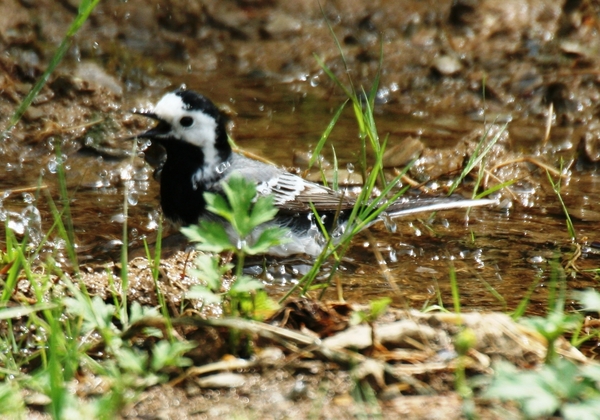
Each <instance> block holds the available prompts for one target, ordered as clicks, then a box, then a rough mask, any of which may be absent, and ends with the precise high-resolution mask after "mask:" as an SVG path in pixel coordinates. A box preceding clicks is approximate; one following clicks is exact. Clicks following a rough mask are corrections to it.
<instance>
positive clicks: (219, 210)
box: [204, 192, 233, 223]
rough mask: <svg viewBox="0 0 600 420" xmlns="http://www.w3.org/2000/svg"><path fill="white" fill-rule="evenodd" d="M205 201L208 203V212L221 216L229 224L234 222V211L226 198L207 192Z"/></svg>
mask: <svg viewBox="0 0 600 420" xmlns="http://www.w3.org/2000/svg"><path fill="white" fill-rule="evenodd" d="M204 200H205V201H206V209H207V210H208V211H210V212H211V213H214V214H216V215H219V216H221V217H222V218H224V219H225V220H227V221H228V222H229V223H231V222H233V211H232V209H231V207H230V206H229V203H228V202H227V200H226V199H225V197H223V196H222V195H219V194H213V193H208V192H207V193H204Z"/></svg>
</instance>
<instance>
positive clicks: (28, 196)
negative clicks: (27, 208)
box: [23, 193, 35, 204]
mask: <svg viewBox="0 0 600 420" xmlns="http://www.w3.org/2000/svg"><path fill="white" fill-rule="evenodd" d="M34 201H35V197H34V196H33V194H30V193H23V202H24V203H25V204H31V203H33V202H34Z"/></svg>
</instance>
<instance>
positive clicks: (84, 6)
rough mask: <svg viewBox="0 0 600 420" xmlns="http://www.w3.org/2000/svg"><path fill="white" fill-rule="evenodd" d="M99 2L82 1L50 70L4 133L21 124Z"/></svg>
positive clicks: (16, 113) (28, 96) (37, 84)
mask: <svg viewBox="0 0 600 420" xmlns="http://www.w3.org/2000/svg"><path fill="white" fill-rule="evenodd" d="M99 1H100V0H82V1H81V4H80V5H79V11H78V13H77V17H76V18H75V20H74V21H73V23H71V26H70V27H69V29H68V30H67V34H66V35H65V37H64V38H63V39H62V41H61V43H60V45H59V46H58V49H57V50H56V52H55V53H54V56H53V57H52V59H51V60H50V64H48V68H47V69H46V71H44V73H43V74H42V76H41V77H40V78H39V79H38V80H37V82H36V84H35V85H34V86H33V88H32V89H31V91H29V93H28V94H27V96H25V99H23V102H21V104H20V105H19V107H18V108H17V109H16V110H15V112H14V114H13V115H12V116H11V118H10V120H8V126H7V127H6V128H5V129H4V133H6V132H8V131H10V130H11V129H12V128H13V127H14V126H15V124H17V122H19V120H20V119H21V117H22V116H23V114H24V113H25V111H26V110H27V108H29V106H30V105H31V103H32V102H33V100H34V99H35V97H36V96H37V94H38V93H40V91H41V90H42V88H43V87H44V85H45V84H46V82H48V79H49V78H50V75H51V74H52V72H54V70H55V69H56V67H58V65H59V64H60V62H61V61H62V59H63V57H64V56H65V54H66V53H67V51H68V50H69V47H70V46H71V41H72V40H73V37H74V36H75V34H76V33H77V32H78V31H79V29H80V28H81V26H82V25H83V24H84V23H85V22H86V20H87V19H88V17H89V16H90V13H92V11H93V10H94V8H95V7H96V5H97V4H98V2H99Z"/></svg>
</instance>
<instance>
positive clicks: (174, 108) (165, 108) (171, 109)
mask: <svg viewBox="0 0 600 420" xmlns="http://www.w3.org/2000/svg"><path fill="white" fill-rule="evenodd" d="M186 108H187V107H186V105H185V103H184V102H183V101H182V100H181V97H180V96H179V95H177V94H175V93H167V94H166V95H165V96H163V97H162V99H161V100H160V101H158V103H157V104H156V106H155V107H154V113H155V114H156V115H157V116H158V117H159V118H160V119H161V120H164V121H165V122H167V123H169V124H170V125H171V128H172V133H171V135H173V136H174V137H177V138H179V139H181V140H183V141H185V142H187V143H190V144H193V145H195V146H198V147H200V148H202V151H203V152H204V157H205V162H206V164H207V165H208V166H212V164H216V150H215V142H216V139H217V131H216V130H217V122H216V121H215V119H214V118H213V117H211V116H210V115H208V114H205V113H204V112H202V111H199V110H189V109H186ZM183 117H189V118H192V120H193V121H194V122H193V123H192V124H191V125H190V126H188V127H184V126H182V125H181V123H180V121H181V119H182V118H183ZM209 162H211V163H212V164H211V163H209Z"/></svg>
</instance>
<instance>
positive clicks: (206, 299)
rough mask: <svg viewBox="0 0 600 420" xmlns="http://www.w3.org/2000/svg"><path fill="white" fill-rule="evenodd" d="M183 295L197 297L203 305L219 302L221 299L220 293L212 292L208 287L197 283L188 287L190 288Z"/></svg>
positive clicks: (191, 297)
mask: <svg viewBox="0 0 600 420" xmlns="http://www.w3.org/2000/svg"><path fill="white" fill-rule="evenodd" d="M185 297H187V298H188V299H199V300H201V301H202V302H203V303H204V304H205V305H211V304H215V303H221V302H222V300H223V297H222V295H220V294H218V293H214V292H213V291H212V290H210V289H209V288H208V287H206V286H202V285H199V284H198V285H196V286H192V287H190V290H188V291H187V293H186V294H185Z"/></svg>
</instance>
